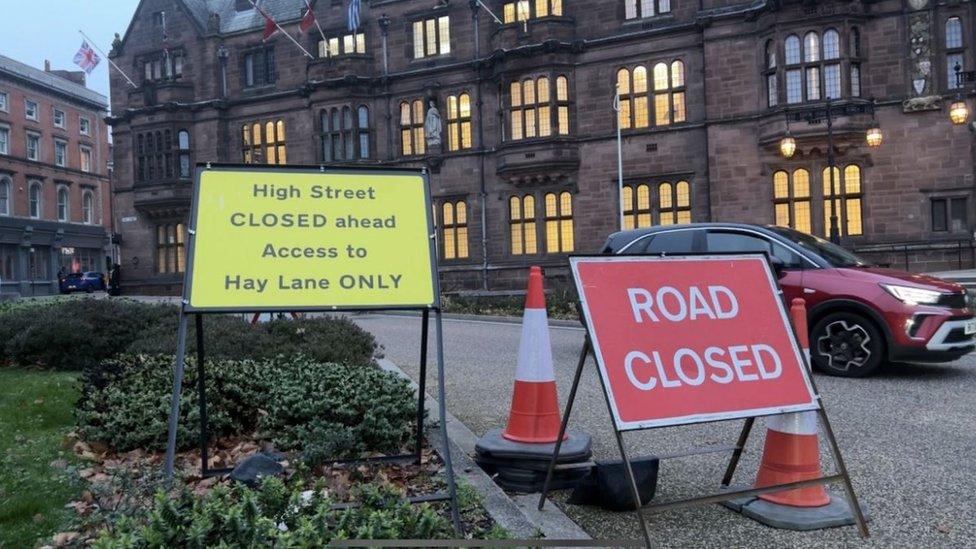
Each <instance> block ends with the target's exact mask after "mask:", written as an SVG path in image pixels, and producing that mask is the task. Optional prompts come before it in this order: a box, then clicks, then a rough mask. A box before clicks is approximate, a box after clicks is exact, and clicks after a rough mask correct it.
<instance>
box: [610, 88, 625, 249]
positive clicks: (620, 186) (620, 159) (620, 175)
mask: <svg viewBox="0 0 976 549" xmlns="http://www.w3.org/2000/svg"><path fill="white" fill-rule="evenodd" d="M613 112H615V113H617V196H619V197H620V211H619V212H617V217H618V218H619V219H618V220H619V221H620V230H621V231H622V230H624V210H625V209H626V208H627V205H626V204H624V145H623V137H622V136H621V128H620V85H619V84H618V85H617V87H616V88H615V90H614V93H613Z"/></svg>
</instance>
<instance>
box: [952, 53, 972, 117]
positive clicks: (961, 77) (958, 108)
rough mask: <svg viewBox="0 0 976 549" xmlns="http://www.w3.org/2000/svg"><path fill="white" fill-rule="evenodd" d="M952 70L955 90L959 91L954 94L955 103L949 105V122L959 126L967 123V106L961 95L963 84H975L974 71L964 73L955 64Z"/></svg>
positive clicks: (959, 66)
mask: <svg viewBox="0 0 976 549" xmlns="http://www.w3.org/2000/svg"><path fill="white" fill-rule="evenodd" d="M954 68H955V69H956V88H958V89H959V92H958V93H956V99H955V101H953V102H952V103H950V104H949V120H951V121H952V123H953V124H955V125H956V126H961V125H963V124H965V123H966V122H968V121H969V105H967V104H966V99H965V98H964V97H963V95H962V94H963V91H962V90H963V84H968V83H972V82H976V71H964V70H962V65H960V64H959V63H956V66H955V67H954Z"/></svg>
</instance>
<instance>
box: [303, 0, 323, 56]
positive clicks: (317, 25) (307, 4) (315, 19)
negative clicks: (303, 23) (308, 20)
mask: <svg viewBox="0 0 976 549" xmlns="http://www.w3.org/2000/svg"><path fill="white" fill-rule="evenodd" d="M305 6H306V7H307V8H308V11H312V5H311V4H309V3H308V0H305ZM312 13H313V15H312V21H315V27H316V28H317V29H319V35H321V36H322V41H323V42H325V43H326V45H328V43H329V39H328V38H326V37H325V33H324V32H322V25H319V18H318V16H317V15H314V13H315V12H312Z"/></svg>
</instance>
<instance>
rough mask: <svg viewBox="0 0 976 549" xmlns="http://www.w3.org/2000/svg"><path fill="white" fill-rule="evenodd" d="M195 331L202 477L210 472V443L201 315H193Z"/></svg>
mask: <svg viewBox="0 0 976 549" xmlns="http://www.w3.org/2000/svg"><path fill="white" fill-rule="evenodd" d="M194 316H195V317H196V318H195V320H196V331H197V392H198V395H199V396H198V402H199V407H200V474H201V476H203V477H206V476H207V473H209V472H210V466H209V461H210V460H209V459H208V458H207V445H208V444H210V430H209V425H208V423H207V372H206V370H205V369H204V367H203V359H204V350H203V315H201V314H197V315H194Z"/></svg>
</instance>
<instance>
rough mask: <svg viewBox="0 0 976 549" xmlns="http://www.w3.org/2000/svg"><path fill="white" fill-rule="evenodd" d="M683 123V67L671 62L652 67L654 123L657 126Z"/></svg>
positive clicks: (680, 64)
mask: <svg viewBox="0 0 976 549" xmlns="http://www.w3.org/2000/svg"><path fill="white" fill-rule="evenodd" d="M684 121H685V65H684V63H683V62H681V61H673V62H671V64H670V66H669V65H668V64H667V63H658V64H656V65H654V123H655V125H657V126H666V125H668V124H672V123H677V122H684Z"/></svg>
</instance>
